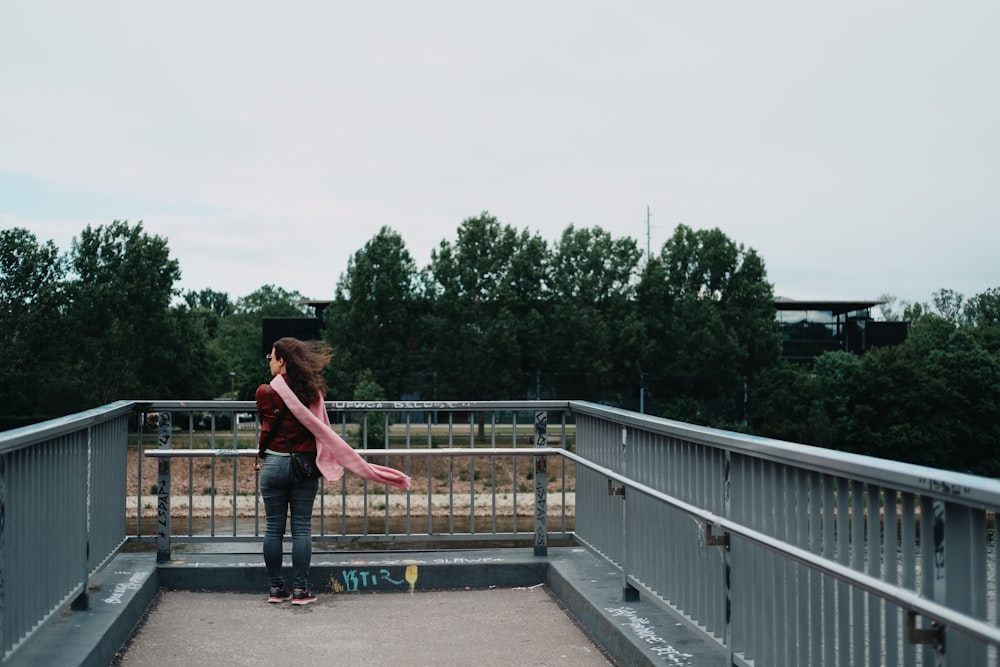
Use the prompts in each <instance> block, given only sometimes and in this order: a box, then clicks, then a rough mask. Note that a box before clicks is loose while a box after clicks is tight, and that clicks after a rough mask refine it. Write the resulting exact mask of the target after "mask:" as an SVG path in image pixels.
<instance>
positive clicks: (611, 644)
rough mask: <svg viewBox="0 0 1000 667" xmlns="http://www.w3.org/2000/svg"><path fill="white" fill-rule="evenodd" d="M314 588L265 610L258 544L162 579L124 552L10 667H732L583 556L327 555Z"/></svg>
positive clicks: (207, 550) (149, 564)
mask: <svg viewBox="0 0 1000 667" xmlns="http://www.w3.org/2000/svg"><path fill="white" fill-rule="evenodd" d="M287 559H288V556H287V555H286V561H287ZM310 574H311V579H312V581H313V583H314V588H315V589H316V590H317V592H318V594H319V600H318V601H317V602H316V603H314V604H312V605H308V606H305V607H299V608H292V607H291V606H290V605H288V604H282V605H269V604H267V603H266V601H265V595H264V594H262V591H266V589H267V580H266V577H265V576H264V568H263V559H262V557H261V555H260V553H259V545H254V544H251V543H247V544H242V545H240V544H218V543H201V544H195V545H184V550H183V551H175V552H174V553H173V556H172V559H171V561H170V562H168V563H161V564H160V565H159V566H157V563H156V556H155V554H153V553H121V554H119V555H117V556H116V557H115V558H114V559H113V560H112V561H111V562H110V563H109V564H108V566H107V567H105V568H104V569H103V570H102V571H101V572H100V573H98V575H96V576H95V577H94V578H93V580H92V587H91V588H92V592H91V596H90V609H88V610H87V611H67V612H66V613H65V614H63V616H62V617H61V618H59V619H58V620H56V621H55V622H53V623H50V624H49V625H48V626H47V627H46V628H44V630H43V633H44V636H40V637H39V638H38V639H39V641H33V642H31V643H30V644H29V645H28V646H25V647H24V651H22V652H21V653H19V654H18V655H17V656H16V658H15V661H14V662H12V663H11V664H13V665H39V664H51V665H56V664H58V665H88V666H89V665H95V666H96V665H100V666H102V667H103V666H106V665H109V664H123V665H146V664H156V665H158V666H159V667H168V666H170V665H178V666H184V667H187V666H189V665H191V664H202V663H206V664H207V663H208V662H211V663H212V664H216V665H226V664H232V665H247V664H268V665H273V664H283V663H285V662H287V661H288V660H289V659H290V658H292V657H293V656H294V657H295V659H296V661H299V662H301V660H298V658H300V657H301V658H304V659H306V661H309V658H315V657H323V658H325V659H326V660H329V659H330V658H333V657H336V659H337V662H338V664H362V663H364V664H373V665H382V664H386V665H387V664H410V665H436V666H441V665H466V664H480V665H542V664H544V665H554V664H566V665H580V666H584V665H607V664H628V665H643V664H648V665H691V666H695V665H697V666H699V667H700V666H703V665H708V666H715V665H719V666H720V667H721V666H722V665H726V664H727V663H728V661H727V660H726V656H725V655H723V654H722V653H721V652H720V650H719V647H718V646H715V645H713V644H711V643H706V642H705V641H704V640H703V639H701V638H699V637H698V636H697V635H695V634H694V633H693V632H691V631H690V630H689V629H688V628H687V627H686V626H685V625H684V624H683V623H681V622H680V621H679V620H678V619H677V618H675V617H674V616H673V615H672V614H670V613H668V612H666V611H664V610H663V609H662V608H660V607H659V606H657V605H654V604H652V603H651V602H648V601H646V600H642V599H641V600H638V601H634V602H624V601H623V600H622V581H621V574H620V573H619V572H617V571H616V570H615V569H614V568H613V567H611V566H609V565H608V564H607V563H606V562H605V561H603V560H602V559H600V558H598V557H596V556H594V555H593V554H591V553H590V552H589V551H588V550H585V549H582V548H579V547H560V548H554V549H549V555H548V556H547V557H536V556H534V555H533V553H532V550H531V549H520V548H518V549H513V548H511V549H493V550H475V551H466V550H463V551H419V552H417V551H369V552H347V551H331V552H321V551H317V552H314V554H313V561H312V568H311V572H310ZM411 583H412V588H413V590H414V591H415V592H414V594H410V588H411ZM467 589H468V590H467ZM293 645H294V646H295V647H296V648H295V649H294V650H293V649H292V646H293ZM122 656H123V657H122Z"/></svg>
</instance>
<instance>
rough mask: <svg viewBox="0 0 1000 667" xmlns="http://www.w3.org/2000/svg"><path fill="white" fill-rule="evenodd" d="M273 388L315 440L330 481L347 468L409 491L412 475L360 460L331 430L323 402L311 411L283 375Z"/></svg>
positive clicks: (276, 378)
mask: <svg viewBox="0 0 1000 667" xmlns="http://www.w3.org/2000/svg"><path fill="white" fill-rule="evenodd" d="M271 386H272V387H274V390H275V391H276V392H278V396H281V400H283V401H284V402H285V405H287V406H288V409H289V410H291V412H292V414H293V415H295V418H296V419H298V420H299V423H301V424H302V425H303V426H305V427H306V428H307V429H309V432H310V433H312V434H313V435H314V436H315V437H316V466H317V467H318V468H319V470H320V472H321V473H323V477H325V478H326V479H327V480H328V481H331V482H335V481H337V480H338V479H340V478H341V477H343V475H344V468H347V469H348V470H350V471H351V472H353V473H354V474H356V475H360V476H361V477H364V478H365V479H367V480H371V481H373V482H379V483H381V484H390V485H392V486H395V487H398V488H400V489H408V488H410V478H409V476H407V475H405V474H403V473H402V472H400V471H398V470H396V469H395V468H389V467H386V466H380V465H378V464H375V463H368V461H366V460H364V459H363V458H361V455H360V454H358V453H357V452H356V451H354V449H353V448H352V447H351V446H350V445H349V444H347V443H346V442H345V441H344V439H343V438H341V437H340V436H339V435H337V433H336V431H334V430H333V429H332V428H330V417H329V415H327V414H326V406H325V405H324V404H323V401H322V400H317V401H316V402H315V403H313V404H312V405H310V406H309V407H308V408H307V407H306V406H304V405H302V401H300V400H299V399H298V397H297V396H296V395H295V394H294V392H292V389H291V387H289V386H288V382H286V381H285V378H284V376H283V375H280V374H279V375H275V376H274V379H272V380H271Z"/></svg>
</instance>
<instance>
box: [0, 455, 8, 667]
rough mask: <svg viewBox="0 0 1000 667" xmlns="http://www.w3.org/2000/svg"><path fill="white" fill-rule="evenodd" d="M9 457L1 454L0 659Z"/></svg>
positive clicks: (0, 657) (3, 640)
mask: <svg viewBox="0 0 1000 667" xmlns="http://www.w3.org/2000/svg"><path fill="white" fill-rule="evenodd" d="M6 476H7V457H6V456H5V455H3V454H0V660H3V656H4V653H5V649H6V646H7V639H6V637H4V630H3V629H4V628H5V627H7V618H6V616H7V611H6V610H7V575H6V572H7V482H6Z"/></svg>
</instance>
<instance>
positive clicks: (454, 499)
mask: <svg viewBox="0 0 1000 667" xmlns="http://www.w3.org/2000/svg"><path fill="white" fill-rule="evenodd" d="M567 407H568V403H566V402H499V401H485V402H476V403H469V402H433V403H429V402H419V403H405V404H403V403H389V402H365V403H357V402H332V401H331V402H328V403H327V408H328V410H329V412H330V413H331V415H332V417H331V421H332V423H333V424H334V427H335V428H337V429H338V430H339V431H340V432H341V433H342V435H343V436H344V437H345V439H347V440H348V441H349V442H351V443H352V444H353V445H360V443H363V442H366V441H369V442H370V439H369V437H368V435H369V433H368V429H369V428H372V429H373V430H375V429H377V430H379V431H380V434H379V437H380V438H381V441H380V442H379V444H380V445H381V447H379V448H367V449H364V448H359V449H357V451H358V453H359V454H360V455H361V456H364V457H368V458H372V459H376V460H377V462H383V463H386V464H388V463H390V461H391V462H392V464H393V465H394V466H395V467H398V468H400V469H403V470H404V472H407V473H408V474H410V475H411V477H412V478H413V485H412V487H411V489H410V490H409V491H407V492H402V491H398V490H392V489H390V488H389V487H387V486H386V487H379V489H378V490H379V491H380V492H379V493H378V494H377V495H376V494H373V493H371V491H374V490H376V488H375V487H378V485H372V488H369V483H368V482H366V481H363V480H361V479H360V478H354V477H353V476H351V475H348V476H346V477H345V478H344V479H342V480H341V481H340V482H337V483H328V482H326V481H325V480H321V481H320V491H319V495H318V497H317V501H316V508H315V510H314V512H315V514H316V516H315V520H314V530H313V539H314V541H316V542H325V543H336V542H343V543H347V544H350V545H351V546H352V547H353V548H358V547H363V546H371V545H372V544H373V543H377V542H391V543H394V544H396V543H400V542H425V543H431V544H433V545H435V546H438V547H442V546H445V543H450V542H459V543H460V542H470V541H479V542H485V541H489V542H491V543H497V542H501V541H502V542H513V543H516V542H532V541H533V542H534V548H535V549H536V551H539V552H544V549H545V548H546V547H547V544H548V541H549V540H550V539H553V540H569V539H571V533H570V532H569V530H570V528H571V524H572V516H571V515H570V514H568V513H567V510H568V509H571V508H572V491H571V490H568V489H567V484H568V483H571V482H572V479H571V478H569V477H568V476H567V468H566V466H567V463H566V461H565V460H560V463H561V468H559V469H556V470H553V475H551V476H550V475H549V472H548V459H549V458H551V457H553V456H556V455H558V453H559V450H558V448H552V447H549V446H548V444H549V442H550V433H549V426H548V413H549V411H550V410H554V411H556V412H558V413H560V414H561V415H562V423H561V424H559V425H558V426H556V428H555V429H554V430H553V432H552V434H551V439H552V441H554V442H556V443H557V445H558V446H560V447H561V446H563V445H565V443H567V441H569V440H571V438H572V425H567V423H566V421H565V414H566V409H567ZM181 408H183V412H181V411H180V409H181ZM142 409H143V411H144V413H145V414H146V415H149V414H152V415H156V420H157V427H156V444H155V447H147V446H145V445H144V444H143V440H144V436H143V434H140V435H139V440H140V445H139V450H140V453H141V456H140V458H146V459H151V460H154V461H156V472H155V475H154V474H153V473H152V471H149V470H147V471H146V472H145V473H143V472H142V470H143V469H142V466H141V461H140V462H139V465H140V468H139V472H138V474H137V477H138V479H139V482H138V485H137V486H138V489H139V492H138V493H137V494H136V496H135V497H134V498H132V499H130V500H129V503H130V505H132V507H133V508H134V509H133V513H134V514H136V515H137V521H136V530H135V532H134V534H133V538H134V539H137V540H140V541H141V540H150V539H154V538H155V539H156V541H157V552H158V554H159V558H160V559H161V560H166V559H169V557H170V551H171V546H170V545H171V542H172V541H176V540H182V541H193V542H198V541H206V540H216V539H220V538H221V537H225V538H227V539H232V540H259V539H260V538H261V536H262V534H263V533H262V531H263V521H262V519H263V501H262V499H261V496H260V485H259V474H255V473H253V472H252V469H251V465H250V460H251V459H253V458H254V457H255V456H256V452H257V449H256V441H257V436H256V434H257V432H258V431H257V428H254V429H246V422H241V421H240V420H239V419H237V418H236V415H239V414H245V413H246V412H248V411H250V410H253V409H254V406H253V404H252V403H247V402H237V401H211V402H201V403H192V402H184V403H179V402H156V403H148V404H144V405H143V406H142ZM206 415H207V417H206ZM220 415H228V416H232V417H233V418H232V419H228V417H227V419H225V420H222V419H219V416H220ZM372 415H377V418H376V419H375V420H374V422H373V421H372V419H371V416H372ZM390 416H392V417H394V419H390ZM415 416H416V417H418V418H420V420H419V421H417V420H416V419H415V418H414V417H415ZM197 420H200V421H201V422H202V426H203V430H201V431H199V430H198V429H196V427H195V422H196V421H197ZM141 421H142V423H146V422H147V421H148V419H147V418H146V417H145V416H143V418H142V420H141ZM221 421H225V422H227V423H228V424H229V431H228V432H226V433H219V431H218V429H216V428H215V426H216V423H217V422H221ZM255 426H256V425H255ZM258 428H259V427H258ZM227 443H228V446H223V445H224V444H227ZM504 445H507V446H504ZM525 458H528V459H529V460H528V461H526V462H525V461H524V459H525ZM203 460H208V461H209V463H207V464H203V463H200V461H203ZM435 460H440V461H441V462H442V463H443V465H435V463H434V461H435ZM196 461H198V462H199V463H195V462H196ZM217 461H225V462H226V465H225V466H220V467H224V468H225V473H220V474H218V475H217V474H216V462H217ZM498 461H500V462H503V461H507V462H508V463H507V465H506V466H503V470H502V471H501V473H500V474H498ZM205 465H208V466H211V477H210V484H209V485H208V486H207V487H206V488H207V489H208V490H210V491H211V493H209V494H207V495H206V494H204V493H200V492H199V490H198V489H196V488H195V487H196V486H197V482H196V481H195V479H194V478H195V474H194V470H195V467H196V466H205ZM185 468H186V470H185ZM223 475H225V476H227V477H228V479H225V480H223V479H222V476H223ZM185 477H186V478H187V479H185ZM151 478H155V482H156V483H155V485H152V486H150V485H149V484H148V483H147V480H151ZM352 478H353V479H352ZM349 479H352V481H354V482H355V484H354V488H352V489H350V490H349V489H348V480H349ZM177 480H180V482H181V486H182V489H183V490H182V491H181V492H178V491H177V490H176V489H177V486H176V484H175V482H176V481H177ZM248 482H249V484H248ZM550 482H551V488H550ZM359 485H360V488H358V487H359ZM458 486H461V487H463V488H462V490H459V489H458V488H457V487H458ZM240 488H242V490H240ZM203 490H204V489H203ZM203 490H202V491H203ZM145 491H155V494H153V493H149V494H147V493H145ZM550 495H551V496H553V500H554V501H555V502H554V503H553V507H554V511H553V512H552V513H551V515H550V511H549V502H548V499H549V496H550ZM206 499H207V501H208V502H209V503H210V505H209V507H207V508H204V507H202V508H201V509H200V510H197V509H196V505H197V504H198V501H199V500H201V502H202V504H203V505H204V502H205V501H206ZM217 502H218V504H217ZM219 505H222V506H221V507H220V506H219ZM154 506H155V508H156V512H155V522H156V523H155V527H154V526H153V525H152V521H153V519H152V517H150V516H149V515H150V514H152V509H153V507H154ZM206 509H207V514H208V516H207V519H206V518H205V517H198V516H196V514H205V510H206ZM144 515H145V516H144ZM222 517H225V518H228V519H229V520H230V525H229V526H228V527H224V526H223V525H222V523H221V521H220V520H217V519H219V518H222ZM174 519H178V520H179V522H178V521H175V520H174ZM199 519H200V520H199ZM549 519H552V521H553V524H554V525H553V527H554V528H555V529H554V530H550V528H549V525H548V520H549Z"/></svg>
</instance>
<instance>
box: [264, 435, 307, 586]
mask: <svg viewBox="0 0 1000 667" xmlns="http://www.w3.org/2000/svg"><path fill="white" fill-rule="evenodd" d="M290 468H291V458H290V457H288V456H274V455H273V454H269V455H267V456H265V457H264V464H263V465H262V466H261V473H260V493H261V495H262V496H263V497H264V513H265V514H266V516H267V525H266V527H265V530H264V565H265V566H266V567H267V576H268V578H269V579H270V580H271V586H274V587H280V586H282V585H284V583H285V578H284V575H283V574H282V570H281V561H282V557H283V554H282V542H283V540H284V537H285V518H286V517H287V516H288V510H289V508H291V514H292V588H303V589H305V588H309V563H310V562H311V561H312V508H313V502H314V501H315V500H316V490H317V489H318V488H319V480H318V479H309V480H306V481H304V482H293V481H292V479H291V476H290Z"/></svg>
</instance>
